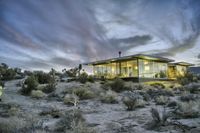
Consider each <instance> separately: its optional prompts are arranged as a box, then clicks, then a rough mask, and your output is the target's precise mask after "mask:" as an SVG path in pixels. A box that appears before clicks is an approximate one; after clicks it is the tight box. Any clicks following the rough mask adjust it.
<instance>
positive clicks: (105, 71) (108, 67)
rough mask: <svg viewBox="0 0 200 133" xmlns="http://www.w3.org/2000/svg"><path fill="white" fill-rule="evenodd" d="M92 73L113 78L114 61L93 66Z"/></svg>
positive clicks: (114, 74)
mask: <svg viewBox="0 0 200 133" xmlns="http://www.w3.org/2000/svg"><path fill="white" fill-rule="evenodd" d="M93 71H94V75H95V76H97V77H99V78H100V77H102V76H104V77H107V78H114V77H115V76H116V63H109V64H101V65H94V66H93Z"/></svg>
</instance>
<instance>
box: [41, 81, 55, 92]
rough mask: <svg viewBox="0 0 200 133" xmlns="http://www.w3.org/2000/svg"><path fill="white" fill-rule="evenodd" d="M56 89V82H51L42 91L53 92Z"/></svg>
mask: <svg viewBox="0 0 200 133" xmlns="http://www.w3.org/2000/svg"><path fill="white" fill-rule="evenodd" d="M55 90H56V83H49V84H47V85H46V86H45V87H44V88H43V89H42V91H43V92H44V93H47V94H48V93H52V92H54V91H55Z"/></svg>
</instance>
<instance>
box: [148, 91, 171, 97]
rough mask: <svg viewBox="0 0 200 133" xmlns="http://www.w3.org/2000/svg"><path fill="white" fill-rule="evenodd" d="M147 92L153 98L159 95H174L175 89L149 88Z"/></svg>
mask: <svg viewBox="0 0 200 133" xmlns="http://www.w3.org/2000/svg"><path fill="white" fill-rule="evenodd" d="M147 94H149V95H150V96H151V97H152V98H155V97H157V96H160V95H162V96H174V93H173V91H170V90H166V89H162V90H161V89H149V90H147Z"/></svg>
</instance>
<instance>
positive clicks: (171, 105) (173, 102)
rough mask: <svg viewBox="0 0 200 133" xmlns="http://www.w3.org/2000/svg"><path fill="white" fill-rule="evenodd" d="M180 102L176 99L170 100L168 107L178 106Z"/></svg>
mask: <svg viewBox="0 0 200 133" xmlns="http://www.w3.org/2000/svg"><path fill="white" fill-rule="evenodd" d="M177 105H178V104H177V102H176V101H170V102H169V103H168V104H167V107H172V108H173V107H176V106H177Z"/></svg>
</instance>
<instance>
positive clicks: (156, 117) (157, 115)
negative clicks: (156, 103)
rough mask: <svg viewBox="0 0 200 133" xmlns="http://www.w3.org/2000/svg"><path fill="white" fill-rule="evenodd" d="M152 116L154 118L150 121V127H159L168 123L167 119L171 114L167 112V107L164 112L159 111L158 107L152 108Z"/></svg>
mask: <svg viewBox="0 0 200 133" xmlns="http://www.w3.org/2000/svg"><path fill="white" fill-rule="evenodd" d="M151 116H152V118H153V120H152V121H151V122H149V123H148V127H147V128H148V129H151V130H152V129H155V128H159V127H160V126H164V125H166V124H167V122H168V121H167V119H168V118H169V117H170V116H171V114H170V112H166V110H165V108H164V109H163V111H162V112H159V111H158V110H157V109H155V108H152V109H151Z"/></svg>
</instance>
